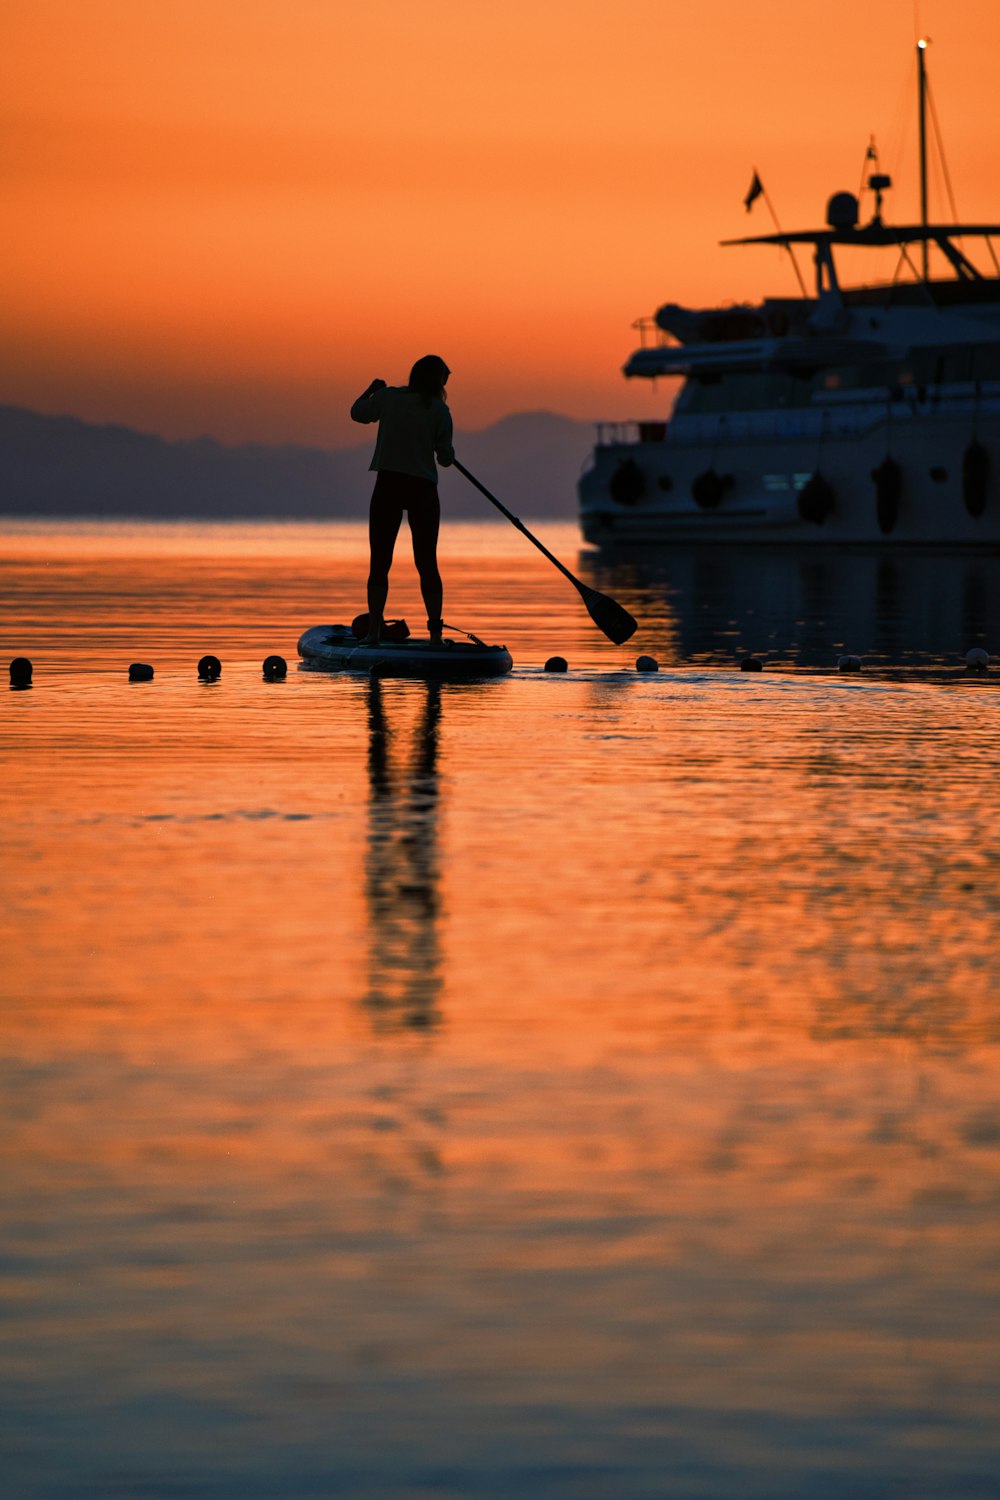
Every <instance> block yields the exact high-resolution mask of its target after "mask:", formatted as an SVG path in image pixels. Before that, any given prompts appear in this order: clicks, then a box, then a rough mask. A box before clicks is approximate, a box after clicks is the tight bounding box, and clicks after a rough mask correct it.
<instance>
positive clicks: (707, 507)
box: [580, 43, 1000, 548]
mask: <svg viewBox="0 0 1000 1500" xmlns="http://www.w3.org/2000/svg"><path fill="white" fill-rule="evenodd" d="M924 46H925V44H924V43H921V44H919V46H918V61H919V67H918V77H919V82H920V95H919V108H920V165H921V178H920V181H921V210H922V211H921V221H920V223H919V224H909V225H895V224H892V223H888V222H886V220H885V218H884V217H883V200H884V195H885V193H886V191H887V190H888V189H889V188H890V187H891V182H890V179H889V178H888V177H887V176H885V175H883V174H881V173H880V172H878V171H877V170H876V171H875V172H874V173H873V175H872V176H871V177H870V178H869V179H868V188H869V189H870V191H871V196H872V202H873V211H872V217H871V219H870V221H869V222H867V223H864V224H862V223H861V222H860V213H859V203H858V199H857V197H856V196H855V195H854V194H853V193H847V192H840V193H835V194H834V196H833V197H832V198H831V199H830V200H829V203H828V205H827V214H826V220H827V222H826V224H825V226H824V227H823V228H822V229H814V230H805V231H802V232H798V233H793V234H785V233H782V232H777V233H774V234H767V235H760V236H754V237H751V238H747V239H740V240H729V241H725V242H724V243H726V244H735V245H778V246H782V247H784V248H785V249H787V250H788V251H789V253H790V255H791V257H792V260H793V262H794V259H795V247H796V246H808V247H810V248H811V251H812V257H813V262H814V266H815V290H814V293H813V295H809V294H808V292H807V291H806V290H805V288H804V287H803V290H802V295H800V296H796V297H767V298H765V299H764V300H763V301H762V302H761V303H759V304H755V305H751V304H742V305H738V306H729V307H721V308H711V309H704V310H698V309H693V308H686V307H680V306H677V305H675V304H672V303H668V304H667V305H666V306H664V307H661V308H660V309H659V311H658V312H657V313H656V316H655V319H653V320H652V321H651V322H648V321H640V323H639V325H637V326H639V327H640V329H642V332H643V346H642V347H641V348H639V349H637V350H636V351H635V352H634V353H633V354H632V356H631V358H630V359H629V360H628V362H627V363H626V365H625V368H624V373H625V374H626V376H629V377H637V378H640V379H656V378H657V377H663V376H682V377H683V378H684V383H683V385H682V387H681V390H680V393H679V395H678V398H677V401H676V404H675V406H674V410H673V413H672V415H671V416H670V419H669V421H663V422H638V423H604V424H601V425H600V426H599V428H598V440H597V446H596V448H595V451H594V455H593V463H592V466H591V467H590V468H589V469H588V470H587V472H586V473H585V474H584V475H583V477H582V478H581V480H580V509H581V520H582V526H583V533H584V536H585V537H586V539H587V540H588V541H590V542H595V543H598V544H600V543H605V544H620V543H632V542H635V543H661V542H673V541H690V542H698V543H700V542H706V541H710V542H716V541H720V542H721V541H725V542H737V543H747V542H795V543H824V544H830V543H845V544H854V543H865V544H867V543H877V544H881V545H889V546H899V545H905V544H923V545H935V546H978V547H988V548H995V547H998V546H1000V263H998V261H997V257H996V255H995V253H994V250H993V245H992V240H991V236H994V235H998V234H1000V225H996V224H939V223H933V222H930V221H929V220H928V216H927V188H926V183H927V172H926V131H925V100H926V75H925V71H924ZM869 154H870V156H874V152H873V150H872V149H871V148H870V152H869ZM876 166H877V159H876ZM757 182H758V180H757V178H756V175H755V184H757ZM758 190H759V186H758ZM751 191H753V190H751ZM864 247H867V248H869V249H872V250H878V251H882V252H884V255H885V257H886V258H887V261H889V262H891V263H892V265H891V276H890V279H887V280H884V281H879V282H869V283H866V284H864V285H858V286H848V285H846V284H844V282H843V281H842V279H841V274H840V268H839V265H838V261H839V260H840V259H842V258H843V257H842V254H841V252H842V251H843V250H845V249H847V248H852V249H853V248H864ZM984 260H985V261H987V262H988V265H987V267H986V268H985V269H984V266H983V262H984Z"/></svg>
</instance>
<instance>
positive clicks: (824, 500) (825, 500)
mask: <svg viewBox="0 0 1000 1500" xmlns="http://www.w3.org/2000/svg"><path fill="white" fill-rule="evenodd" d="M836 503H837V496H836V492H835V491H834V488H833V485H832V484H831V483H830V481H829V480H828V479H824V478H823V475H822V474H819V473H816V474H811V475H810V477H809V478H808V479H807V480H806V482H805V484H804V485H803V486H802V488H801V489H800V490H799V500H798V506H799V515H800V516H801V517H802V519H803V521H811V522H812V523H813V525H814V526H822V524H823V522H824V521H825V520H826V518H827V516H828V515H829V514H830V512H831V511H832V510H833V507H834V505H835V504H836Z"/></svg>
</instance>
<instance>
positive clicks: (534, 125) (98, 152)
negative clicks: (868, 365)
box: [0, 0, 1000, 446]
mask: <svg viewBox="0 0 1000 1500" xmlns="http://www.w3.org/2000/svg"><path fill="white" fill-rule="evenodd" d="M918 28H919V29H920V30H923V31H924V32H925V33H926V34H928V35H929V36H930V37H931V39H932V42H933V46H932V48H931V50H930V53H929V58H930V69H931V76H932V80H933V89H934V98H935V102H936V105H937V112H938V115H939V118H940V121H941V125H942V129H943V132H944V141H945V149H946V154H947V161H948V166H949V169H950V172H951V176H952V181H953V184H954V189H955V195H956V198H957V203H958V209H959V212H960V214H961V215H962V216H964V217H968V218H973V219H975V218H979V219H996V218H1000V185H998V184H1000V132H998V130H997V127H996V123H995V93H996V82H995V77H996V59H997V57H998V56H1000V4H998V3H997V0H841V3H840V4H836V5H835V4H831V5H829V6H826V5H821V4H820V3H818V0H758V3H756V4H750V3H748V0H697V3H692V0H616V3H614V4H611V3H607V4H598V3H595V0H532V3H528V0H503V4H500V3H499V0H489V3H483V0H427V3H425V4H417V3H413V0H409V3H406V4H403V3H401V0H380V3H379V4H378V5H365V4H357V3H354V0H351V3H346V0H240V3H235V0H155V3H152V0H87V3H86V4H81V3H80V0H0V99H2V100H3V101H4V102H3V104H2V106H0V110H2V115H3V128H2V132H0V152H2V154H0V179H2V193H3V222H4V225H5V228H4V233H3V235H2V236H0V278H2V285H3V288H4V296H3V299H2V305H0V401H6V402H13V403H17V404H23V405H30V406H34V407H36V408H38V409H40V410H48V411H62V412H72V413H74V414H76V415H79V416H82V417H85V418H87V419H89V420H102V421H103V420H107V421H121V422H126V423H129V424H131V425H134V426H139V427H143V428H145V429H147V430H151V431H157V432H161V433H163V434H165V435H166V436H171V437H174V436H176V437H180V436H192V435H196V434H198V433H203V432H208V433H211V434H213V435H215V436H217V437H220V438H223V439H226V440H243V439H259V440H264V441H284V440H289V441H306V442H315V443H322V444H325V445H329V446H337V445H340V444H342V443H345V442H352V441H357V440H359V439H360V440H361V441H364V440H365V435H364V434H363V433H362V432H361V430H360V429H358V428H353V427H352V425H351V423H350V422H349V420H348V419H347V417H346V407H347V405H348V404H349V402H350V400H351V399H352V398H353V396H354V395H355V394H357V392H358V391H359V390H360V389H361V388H362V387H363V386H364V385H366V384H367V382H368V380H369V379H370V378H371V377H372V376H373V375H380V376H382V377H383V378H385V379H387V380H390V381H395V380H401V379H404V378H405V375H406V371H407V369H408V367H409V364H410V363H411V361H412V359H413V358H415V357H416V356H417V355H418V354H422V353H425V352H428V351H431V350H433V351H435V352H439V353H441V354H443V355H444V357H445V358H446V359H447V360H448V362H449V363H450V364H451V365H452V367H453V370H454V372H455V374H454V377H453V380H452V386H451V400H452V405H453V407H454V410H455V415H456V420H457V422H458V424H459V426H464V427H478V426H482V425H485V424H486V423H488V422H491V421H494V420H496V419H497V418H499V417H500V416H502V415H504V414H505V413H506V412H509V411H518V410H528V409H534V408H539V407H546V408H549V409H551V410H556V411H561V412H564V413H566V414H568V415H571V416H575V417H579V418H583V419H597V418H599V417H625V416H630V415H635V416H641V415H645V414H649V413H653V412H655V411H656V410H657V409H658V408H659V407H661V406H662V404H663V401H664V394H665V393H664V391H663V390H662V389H661V390H660V391H659V392H658V393H653V392H652V391H651V390H650V388H649V387H648V386H647V385H645V384H640V383H637V382H634V383H631V384H627V383H626V382H625V381H624V380H623V379H622V377H621V375H620V373H619V372H620V367H621V364H622V362H623V360H624V359H625V357H626V356H627V354H628V353H629V351H630V349H631V347H632V345H633V341H634V336H633V333H632V331H631V329H630V326H629V325H630V323H631V321H632V320H633V319H634V318H635V317H637V316H639V315H640V314H645V313H650V312H652V311H653V310H654V309H655V307H656V306H657V305H658V304H659V303H660V302H663V301H667V300H676V301H681V302H688V303H692V304H694V305H700V304H702V303H705V304H709V303H712V302H715V301H725V300H740V299H743V298H748V297H755V296H758V295H760V294H762V293H763V292H765V291H771V292H779V293H780V292H788V293H792V292H794V290H795V284H794V280H793V278H792V273H791V270H790V268H789V266H788V263H787V258H786V257H783V256H782V254H781V252H780V251H777V250H773V251H772V250H742V251H741V250H720V249H718V248H717V246H716V242H717V241H718V240H720V239H723V238H726V237H727V236H734V235H739V234H743V233H748V232H758V233H765V232H767V231H768V230H769V229H770V228H771V223H770V220H769V218H768V215H767V211H766V208H765V207H764V205H763V204H762V203H758V204H757V206H756V208H755V209H754V212H753V215H752V217H748V216H747V215H746V213H745V212H744V210H743V207H742V198H743V195H744V193H745V192H746V189H747V187H748V185H749V181H750V176H751V171H752V167H753V166H754V165H756V166H757V167H758V168H759V169H760V173H761V176H762V178H763V179H764V182H765V185H766V187H767V189H768V192H769V195H770V197H771V200H772V202H773V204H774V207H775V209H776V211H777V213H778V214H779V216H780V218H781V220H782V223H783V225H784V227H786V228H791V227H805V226H807V225H809V226H811V225H813V224H814V223H817V222H819V220H820V219H821V216H822V212H823V207H824V204H825V201H826V198H827V196H828V194H829V193H830V192H831V191H833V190H834V189H837V188H844V187H846V188H851V189H856V188H857V186H858V182H859V179H860V175H861V169H862V162H863V155H864V150H865V147H866V145H867V142H868V137H869V134H870V133H871V132H874V133H875V135H876V138H877V140H878V143H879V146H880V148H881V151H882V162H883V166H884V167H885V168H886V169H888V170H889V171H891V172H893V173H894V174H895V175H896V177H897V182H898V184H899V188H898V192H897V193H896V194H895V195H894V199H893V200H891V202H890V205H889V212H890V215H891V216H892V217H894V218H896V219H897V220H900V219H903V218H906V217H909V216H911V215H913V214H915V212H916V203H917V186H916V174H915V155H916V118H915V105H914V102H913V97H912V94H911V88H912V85H913V78H914V74H915V63H914V59H913V43H914V40H915V37H916V35H917V32H918ZM938 176H940V174H938ZM933 186H934V184H933V183H932V188H933ZM936 206H937V210H938V211H939V212H942V213H944V212H946V208H947V205H946V200H945V198H944V194H943V190H942V189H941V188H940V186H938V191H937V193H936ZM934 208H935V199H934V198H932V210H933V209H934Z"/></svg>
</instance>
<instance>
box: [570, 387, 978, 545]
mask: <svg viewBox="0 0 1000 1500" xmlns="http://www.w3.org/2000/svg"><path fill="white" fill-rule="evenodd" d="M623 476H624V477H623ZM817 477H818V479H819V480H820V481H821V483H820V484H819V485H817V484H816V483H811V482H812V481H814V480H816V478H817ZM579 489H580V516H581V523H582V528H583V534H584V536H585V538H586V539H587V541H589V542H591V543H596V544H601V543H613V544H615V545H619V544H628V543H643V544H649V543H662V542H671V541H674V540H683V541H689V542H734V543H740V544H744V543H753V542H765V543H775V542H794V543H796V544H797V545H809V544H812V543H816V544H823V545H829V544H831V543H834V544H842V545H843V544H855V543H860V544H865V545H880V544H884V545H885V546H887V547H897V546H900V545H907V544H913V545H921V546H948V547H953V546H959V547H964V546H969V547H984V546H989V547H1000V398H994V399H992V400H990V401H989V403H988V404H985V403H983V402H982V401H980V402H978V403H973V402H969V403H968V404H967V405H965V404H964V403H962V402H951V403H947V402H945V401H942V400H939V401H936V402H935V401H932V400H928V401H926V402H924V403H918V402H914V403H912V404H902V403H901V404H899V405H898V406H895V407H893V409H892V410H891V411H889V412H888V413H887V411H886V408H885V407H884V406H883V407H882V408H881V410H874V411H871V412H869V413H868V414H867V415H866V414H864V413H860V414H859V413H857V412H851V413H847V412H844V413H837V412H827V413H823V414H818V413H806V414H802V415H801V416H796V415H795V414H783V413H770V414H760V413H753V414H748V415H747V416H745V417H742V418H741V417H740V414H738V413H734V414H727V416H726V417H722V418H708V417H697V418H678V419H675V421H674V422H672V423H671V424H669V426H668V427H667V428H666V431H665V433H664V434H663V435H662V436H659V435H658V436H657V437H656V438H655V439H654V440H652V441H648V440H647V441H639V440H634V441H630V440H621V439H615V440H612V441H604V442H600V443H599V444H598V446H597V448H596V449H595V452H594V457H593V464H592V467H591V468H590V469H589V470H588V471H587V472H586V473H585V474H584V475H583V477H582V479H581V481H580V487H579ZM696 495H697V496H698V497H699V498H695V497H696Z"/></svg>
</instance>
